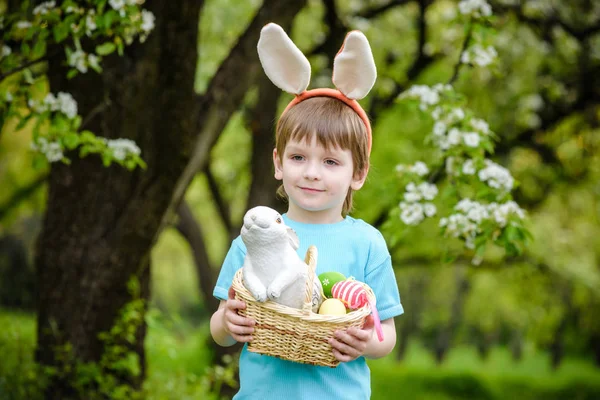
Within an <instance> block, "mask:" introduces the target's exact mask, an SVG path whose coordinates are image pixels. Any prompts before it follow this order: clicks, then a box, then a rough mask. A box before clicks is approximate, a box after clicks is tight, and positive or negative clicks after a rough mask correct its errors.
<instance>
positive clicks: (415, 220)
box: [400, 203, 425, 225]
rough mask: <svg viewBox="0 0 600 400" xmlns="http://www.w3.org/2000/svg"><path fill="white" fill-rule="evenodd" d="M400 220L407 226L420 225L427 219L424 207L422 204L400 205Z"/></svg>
mask: <svg viewBox="0 0 600 400" xmlns="http://www.w3.org/2000/svg"><path fill="white" fill-rule="evenodd" d="M400 209H401V210H402V212H401V213H400V219H401V220H402V222H404V223H405V224H406V225H418V224H419V223H420V222H421V221H423V219H424V218H425V214H424V210H423V206H422V205H421V204H420V203H410V204H407V203H400Z"/></svg>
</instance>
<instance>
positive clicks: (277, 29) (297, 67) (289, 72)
mask: <svg viewBox="0 0 600 400" xmlns="http://www.w3.org/2000/svg"><path fill="white" fill-rule="evenodd" d="M258 58H259V59H260V63H261V64H262V67H263V69H264V70H265V73H266V74H267V76H268V77H269V79H270V80H271V82H273V83H274V84H275V86H277V87H278V88H280V89H281V90H283V91H285V92H288V93H293V94H300V93H302V92H304V91H305V90H306V88H307V87H308V83H309V82H310V63H309V62H308V59H307V58H306V57H305V56H304V54H302V52H301V51H300V49H299V48H298V47H296V45H295V44H294V42H292V39H290V38H289V36H288V35H287V34H286V33H285V31H284V30H283V28H282V27H281V26H279V25H277V24H274V23H270V24H267V25H265V26H264V27H263V28H262V30H261V31H260V39H259V40H258Z"/></svg>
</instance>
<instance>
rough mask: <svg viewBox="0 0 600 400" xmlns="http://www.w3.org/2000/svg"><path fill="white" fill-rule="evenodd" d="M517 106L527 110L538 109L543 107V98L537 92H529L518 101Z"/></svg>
mask: <svg viewBox="0 0 600 400" xmlns="http://www.w3.org/2000/svg"><path fill="white" fill-rule="evenodd" d="M519 106H520V107H522V108H525V109H527V110H533V111H539V110H541V109H542V107H544V99H542V96H540V95H539V94H537V93H535V94H531V95H529V96H525V97H523V98H522V99H521V100H520V101H519Z"/></svg>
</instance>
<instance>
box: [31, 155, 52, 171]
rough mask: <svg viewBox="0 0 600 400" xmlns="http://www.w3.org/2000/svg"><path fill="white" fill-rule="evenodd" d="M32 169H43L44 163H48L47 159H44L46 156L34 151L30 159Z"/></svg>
mask: <svg viewBox="0 0 600 400" xmlns="http://www.w3.org/2000/svg"><path fill="white" fill-rule="evenodd" d="M31 163H32V166H33V169H35V170H36V171H39V170H41V169H43V168H44V167H46V165H48V160H46V157H45V156H44V155H43V154H41V153H35V155H34V156H33V159H32V160H31Z"/></svg>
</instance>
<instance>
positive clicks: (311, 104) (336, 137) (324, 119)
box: [275, 97, 369, 216]
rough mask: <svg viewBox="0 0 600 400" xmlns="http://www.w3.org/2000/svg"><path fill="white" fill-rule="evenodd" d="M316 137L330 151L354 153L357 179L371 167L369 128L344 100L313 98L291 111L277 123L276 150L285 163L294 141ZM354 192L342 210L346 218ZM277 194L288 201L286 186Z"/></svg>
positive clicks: (350, 191)
mask: <svg viewBox="0 0 600 400" xmlns="http://www.w3.org/2000/svg"><path fill="white" fill-rule="evenodd" d="M313 136H316V138H317V142H318V143H319V144H320V145H321V146H323V147H325V148H326V149H329V148H331V147H332V146H333V147H339V148H341V149H343V150H350V152H351V153H352V165H353V173H354V176H355V177H356V175H357V174H359V173H361V172H362V171H367V170H368V167H369V149H368V137H367V128H366V126H365V123H364V122H363V121H362V119H361V118H360V117H359V116H358V114H357V113H356V112H355V111H354V110H353V109H352V108H351V107H350V106H348V105H346V104H344V102H342V101H341V100H338V99H335V98H333V97H312V98H309V99H306V100H304V101H302V102H300V103H298V104H296V105H294V106H293V107H291V108H290V109H289V110H287V111H286V112H285V113H284V114H283V115H282V116H281V117H280V118H279V121H278V122H277V129H276V133H275V148H276V149H277V156H278V157H279V160H280V161H282V157H283V154H284V152H285V147H286V145H287V144H288V142H289V141H290V140H294V141H298V142H300V141H303V140H309V141H310V140H311V139H312V138H313ZM352 192H353V191H352V189H348V194H347V195H346V199H345V200H344V205H343V207H342V215H344V216H346V215H347V214H348V213H349V212H350V211H351V210H352ZM277 194H278V195H279V196H280V197H282V198H284V199H287V193H286V192H285V189H284V188H283V185H281V186H280V187H279V189H277Z"/></svg>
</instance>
